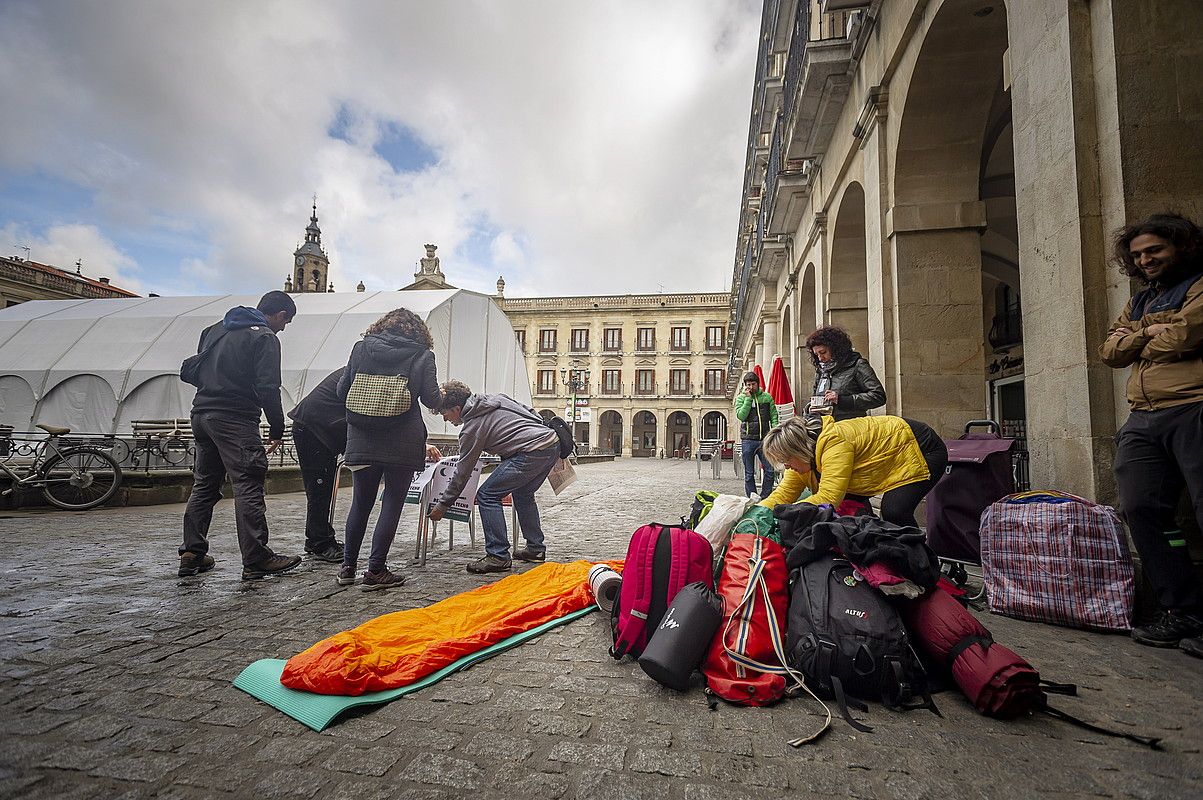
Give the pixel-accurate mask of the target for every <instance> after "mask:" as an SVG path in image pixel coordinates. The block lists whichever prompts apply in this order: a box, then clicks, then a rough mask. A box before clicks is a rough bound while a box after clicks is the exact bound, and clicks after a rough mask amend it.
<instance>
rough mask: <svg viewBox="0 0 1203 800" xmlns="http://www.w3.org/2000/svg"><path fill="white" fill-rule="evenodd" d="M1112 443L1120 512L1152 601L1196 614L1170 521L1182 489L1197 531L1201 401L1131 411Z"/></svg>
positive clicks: (1191, 575) (1202, 465) (1195, 597)
mask: <svg viewBox="0 0 1203 800" xmlns="http://www.w3.org/2000/svg"><path fill="white" fill-rule="evenodd" d="M1115 444H1116V454H1115V481H1116V483H1117V484H1118V488H1119V501H1120V507H1121V508H1122V509H1123V511H1124V518H1125V521H1126V522H1127V523H1128V530H1129V531H1130V532H1131V533H1132V541H1133V542H1135V543H1136V550H1137V552H1139V553H1140V558H1141V561H1143V562H1144V573H1145V575H1146V577H1147V578H1148V579H1149V583H1151V584H1152V585H1153V592H1154V594H1155V596H1156V598H1157V602H1158V603H1159V604H1160V605H1161V607H1162V608H1166V609H1194V610H1200V608H1201V607H1203V594H1201V593H1200V590H1199V581H1198V579H1197V577H1196V576H1195V572H1194V569H1193V568H1192V566H1191V563H1190V555H1189V554H1188V553H1187V551H1186V542H1185V540H1184V539H1183V535H1182V532H1181V531H1179V530H1177V527H1178V526H1177V524H1176V523H1175V521H1174V517H1175V512H1176V511H1177V508H1178V499H1179V498H1180V497H1181V496H1182V489H1183V487H1184V486H1185V488H1186V490H1187V491H1188V492H1189V493H1190V500H1191V505H1192V506H1193V507H1194V509H1195V519H1197V520H1198V521H1199V524H1200V526H1203V402H1200V403H1188V404H1186V405H1181V406H1174V407H1172V408H1165V409H1162V410H1160V411H1133V412H1132V413H1131V415H1129V417H1128V421H1127V422H1125V423H1124V426H1123V427H1122V428H1120V429H1119V432H1118V433H1117V434H1116V435H1115Z"/></svg>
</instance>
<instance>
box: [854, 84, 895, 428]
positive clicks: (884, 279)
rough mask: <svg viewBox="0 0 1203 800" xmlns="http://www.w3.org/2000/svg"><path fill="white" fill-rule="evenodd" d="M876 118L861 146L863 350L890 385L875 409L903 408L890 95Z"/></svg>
mask: <svg viewBox="0 0 1203 800" xmlns="http://www.w3.org/2000/svg"><path fill="white" fill-rule="evenodd" d="M877 97H878V100H877V104H876V113H875V114H874V116H873V122H874V124H873V125H871V126H870V127H869V129H868V130H867V131H866V133H865V138H864V142H863V144H862V150H861V152H862V153H863V154H864V156H863V157H864V179H865V183H864V189H865V272H866V286H865V288H866V295H867V298H866V300H867V305H868V307H869V309H870V310H871V312H876V311H877V310H878V309H881V310H882V311H881V313H870V314H869V336H868V342H867V343H866V344H865V347H866V352H864V353H862V355H864V356H865V358H867V359H869V363H870V364H872V365H873V369H874V371H875V372H877V374H878V376H879V377H880V379H881V383H882V385H883V386H884V387H885V390H886V405H885V408H884V409H882V410H881V411H878V412H875V413H882V411H884V412H885V413H887V414H897V413H898V408H899V406H898V393H899V388H898V334H897V331H896V330H895V327H894V323H895V320H894V316H893V313H892V309H893V308H894V305H895V298H894V286H893V280H892V277H891V274H890V270H891V260H890V258H891V247H890V242H889V240H888V239H887V237H886V225H885V219H886V212H887V209H888V205H889V202H888V198H889V196H890V191H889V174H888V169H887V166H888V164H889V146H888V144H887V141H886V130H885V125H884V122H885V117H886V108H887V103H886V96H885V93H884V92H881V93H879V94H878V96H877Z"/></svg>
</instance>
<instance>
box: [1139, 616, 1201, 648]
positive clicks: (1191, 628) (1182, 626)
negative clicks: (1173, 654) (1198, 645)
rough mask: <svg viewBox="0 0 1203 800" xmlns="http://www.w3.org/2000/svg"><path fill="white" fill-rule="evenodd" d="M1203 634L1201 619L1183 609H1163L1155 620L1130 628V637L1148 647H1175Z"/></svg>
mask: <svg viewBox="0 0 1203 800" xmlns="http://www.w3.org/2000/svg"><path fill="white" fill-rule="evenodd" d="M1200 635H1203V619H1200V618H1199V617H1197V616H1195V615H1194V614H1191V613H1188V612H1185V611H1163V612H1161V615H1160V616H1159V617H1158V618H1157V621H1156V622H1153V623H1151V624H1149V625H1141V626H1140V627H1139V628H1133V629H1132V639H1133V640H1135V641H1136V642H1137V643H1138V644H1144V645H1148V646H1149V647H1177V646H1178V645H1179V643H1181V642H1182V640H1183V639H1190V638H1194V637H1196V636H1200Z"/></svg>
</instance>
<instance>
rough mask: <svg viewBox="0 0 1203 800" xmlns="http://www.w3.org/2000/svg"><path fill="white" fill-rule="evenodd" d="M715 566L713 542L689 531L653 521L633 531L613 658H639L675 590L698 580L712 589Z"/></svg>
mask: <svg viewBox="0 0 1203 800" xmlns="http://www.w3.org/2000/svg"><path fill="white" fill-rule="evenodd" d="M713 563H714V553H713V551H712V550H711V548H710V542H709V541H708V540H707V539H706V537H704V536H702V535H701V534H699V533H697V532H695V531H691V530H689V529H688V528H682V527H681V526H679V525H661V524H659V523H656V522H653V523H650V524H647V525H644V526H643V527H641V528H640V529H639V530H637V531H635V533H634V534H633V535H632V536H631V543H630V545H628V546H627V560H626V565H625V566H624V567H623V569H622V589H621V590H620V591H619V595H618V602H617V603H615V604H614V610H613V612H612V616H611V619H610V622H611V626H612V628H613V633H614V646H613V647H611V648H610V655H612V656H614V657H615V658H622V657H623V656H625V655H630V656H633V657H636V658H638V657H639V655H641V654H642V653H643V648H644V647H646V646H647V642H648V639H650V638H651V635H652V632H653V631H655V630H656V627H657V626H658V625H659V624H660V621H661V619H663V617H664V614H665V612H666V611H667V610H668V604H669V603H671V602H672V599H673V598H674V597H675V596H676V594H677V592H679V591H680V590H681V589H682V588H683V587H685V586H686V585H688V584H690V583H697V582H698V581H701V582H702V583H704V584H706V586H708V587H709V588H711V589H713V588H714V573H713Z"/></svg>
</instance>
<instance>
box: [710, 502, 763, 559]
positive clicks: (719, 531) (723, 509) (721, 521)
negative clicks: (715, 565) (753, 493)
mask: <svg viewBox="0 0 1203 800" xmlns="http://www.w3.org/2000/svg"><path fill="white" fill-rule="evenodd" d="M754 503H755V501H754V500H752V498H750V497H742V496H740V495H736V494H720V495H719V496H718V497H716V498H714V504H713V505H712V506H711V507H710V513H709V514H707V515H706V517H705V519H703V520H702V521H701V522H699V523H698V527H697V531H698V533H700V534H702V535H703V536H705V537H706V539H707V541H709V542H710V546H711V547H712V548H714V557H715V558H718V555H719V553H721V552H722V550H723V547H724V546H725V545H726V544H727V537H729V536H730V535H731V529H732V528H734V527H735V523H737V522H739V520H740V517H742V516H743V515H744V512H745V511H747V510H748V509H749V508H751V507H752V506H753V505H754Z"/></svg>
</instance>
